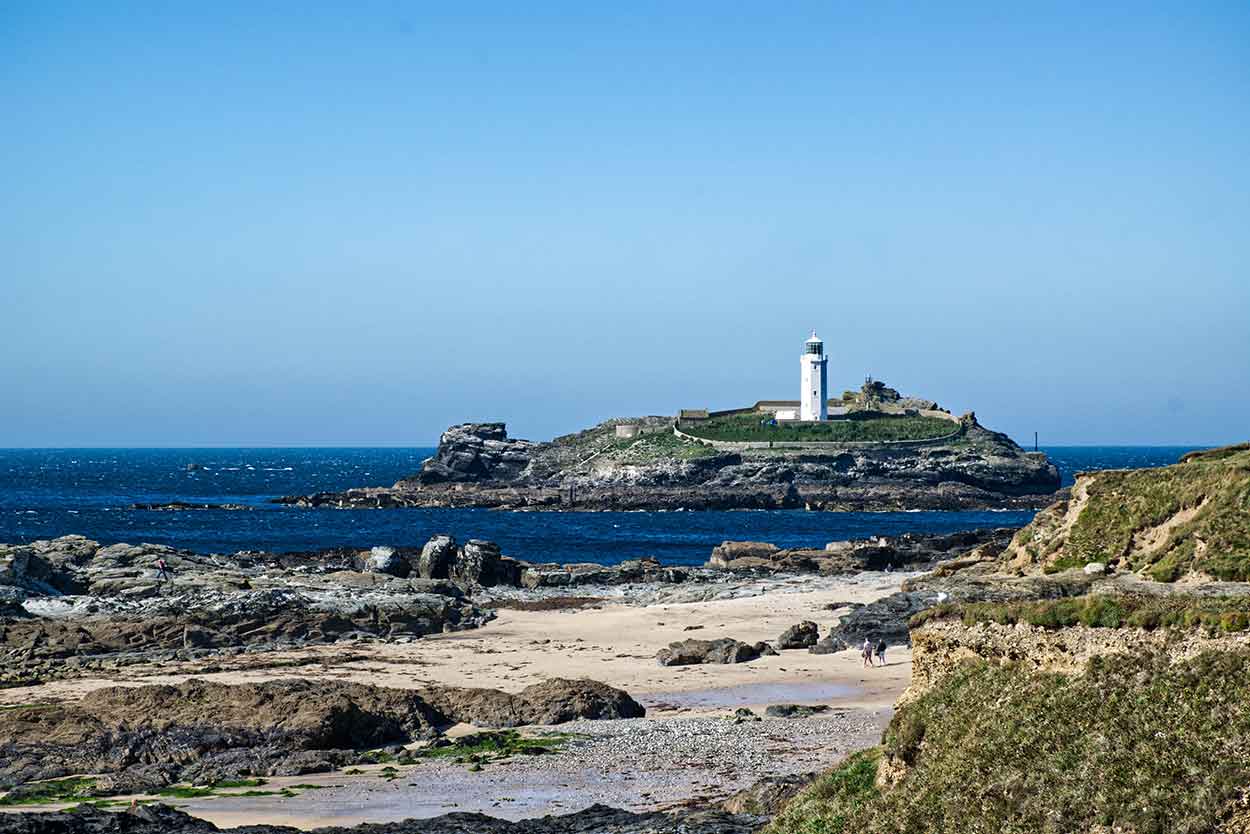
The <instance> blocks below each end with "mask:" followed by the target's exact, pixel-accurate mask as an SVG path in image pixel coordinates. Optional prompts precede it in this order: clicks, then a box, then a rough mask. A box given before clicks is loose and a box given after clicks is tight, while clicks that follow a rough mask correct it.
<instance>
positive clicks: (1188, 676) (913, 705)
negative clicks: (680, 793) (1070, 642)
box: [767, 650, 1250, 834]
mask: <svg viewBox="0 0 1250 834" xmlns="http://www.w3.org/2000/svg"><path fill="white" fill-rule="evenodd" d="M1248 745H1250V652H1248V651H1246V650H1241V651H1236V652H1208V653H1205V654H1202V655H1199V656H1197V657H1194V658H1190V659H1187V660H1179V661H1175V662H1173V661H1172V660H1170V659H1169V658H1167V657H1164V656H1154V655H1111V656H1108V657H1099V658H1095V659H1094V660H1092V661H1090V663H1089V664H1088V666H1087V667H1086V671H1085V673H1084V674H1082V675H1078V676H1068V675H1059V674H1048V673H1038V672H1035V671H1032V670H1030V669H1027V668H1025V667H1024V666H1020V665H1013V664H1008V665H997V664H989V663H986V662H984V661H971V662H967V663H965V664H963V665H961V666H959V667H957V668H956V669H955V670H954V671H952V672H951V673H950V674H949V675H948V676H947V677H945V678H943V679H942V680H941V681H939V683H938V684H937V685H936V686H935V687H934V688H932V689H930V690H929V691H927V692H926V693H924V694H923V695H921V696H920V697H919V698H917V699H916V700H915V701H912V702H910V703H907V704H905V705H903V706H902V707H900V709H899V711H898V712H897V713H896V714H895V716H894V718H893V720H892V721H891V723H890V726H889V728H888V729H887V731H886V733H885V737H884V739H883V741H882V746H881V748H879V749H876V750H873V751H868V752H866V753H859V754H856V756H853V757H851V758H850V759H848V760H847V761H846V762H844V763H843V764H842V765H841V766H839V767H838V768H836V769H834V770H833V771H831V772H829V773H827V774H825V775H824V776H822V777H820V778H818V780H817V781H816V782H815V783H814V784H813V785H812V786H810V787H809V788H807V789H806V790H805V791H803V792H802V793H800V794H799V795H798V796H797V797H796V798H795V799H794V800H793V801H791V802H790V803H789V804H788V805H787V807H786V808H785V809H784V810H783V811H782V813H781V814H779V815H778V817H777V818H776V819H775V820H774V822H773V823H772V825H771V826H770V827H769V828H768V829H767V832H768V834H851V833H852V832H854V834H884V832H900V831H905V832H928V831H961V832H984V833H985V834H990V832H993V833H994V834H1000V832H1001V834H1034V832H1042V831H1044V832H1048V834H1078V833H1079V834H1088V832H1093V831H1100V832H1108V833H1109V832H1112V831H1132V832H1134V834H1199V833H1200V832H1201V833H1202V834H1207V832H1213V831H1219V830H1221V827H1222V826H1223V828H1222V830H1224V831H1243V830H1246V829H1245V827H1244V826H1245V824H1246V820H1245V819H1243V818H1242V816H1239V815H1245V814H1247V809H1246V808H1245V807H1243V806H1242V804H1241V800H1242V798H1243V796H1244V795H1245V794H1246V791H1247V789H1248V788H1250V756H1247V755H1245V751H1246V749H1247V747H1248ZM887 758H889V760H890V761H891V762H892V763H895V764H897V763H901V764H902V765H903V767H902V768H901V776H900V777H898V778H897V781H894V782H893V784H883V785H878V784H877V775H878V774H877V771H878V769H879V768H880V767H882V766H883V764H884V762H885V761H886V759H887ZM891 772H898V771H895V770H893V769H892V770H891ZM1234 819H1235V820H1236V822H1233V820H1234Z"/></svg>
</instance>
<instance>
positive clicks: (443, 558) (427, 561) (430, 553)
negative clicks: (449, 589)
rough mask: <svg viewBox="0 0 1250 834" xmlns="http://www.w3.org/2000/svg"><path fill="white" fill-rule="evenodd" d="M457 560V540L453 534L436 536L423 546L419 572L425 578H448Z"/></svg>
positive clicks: (418, 563) (418, 565) (418, 567)
mask: <svg viewBox="0 0 1250 834" xmlns="http://www.w3.org/2000/svg"><path fill="white" fill-rule="evenodd" d="M455 561H456V540H455V539H454V538H452V537H451V536H434V537H433V538H431V539H430V540H429V541H428V542H426V543H425V547H423V548H421V556H420V559H419V560H418V562H417V573H418V574H419V575H420V576H421V577H422V578H424V579H448V578H450V577H451V568H452V565H453V564H455Z"/></svg>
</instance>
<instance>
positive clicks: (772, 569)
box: [706, 527, 1015, 576]
mask: <svg viewBox="0 0 1250 834" xmlns="http://www.w3.org/2000/svg"><path fill="white" fill-rule="evenodd" d="M1014 533H1015V528H1008V527H1001V528H993V529H989V528H987V529H979V530H969V531H963V532H959V533H949V534H932V533H904V534H903V535H901V536H892V537H886V536H877V537H875V538H872V539H867V540H862V541H840V542H829V543H828V544H826V545H825V547H824V548H823V549H821V550H816V549H809V548H793V549H784V550H783V549H780V548H777V547H775V546H773V545H765V544H762V543H760V542H723V543H722V544H720V545H718V546H717V547H716V548H714V549H713V550H712V555H711V557H710V558H709V559H708V562H707V565H706V567H708V568H714V569H720V570H726V571H730V572H733V573H755V574H759V573H820V574H823V575H827V576H829V575H841V574H852V573H859V572H861V571H886V570H900V569H912V570H914V569H915V568H916V567H927V566H929V565H931V564H934V563H936V562H937V561H939V560H943V559H949V558H951V557H952V556H954V555H957V554H962V553H965V552H966V551H968V550H970V549H972V548H977V549H979V550H980V551H981V556H980V558H991V557H993V556H995V555H997V554H998V553H999V552H1001V551H1002V550H1003V549H1004V548H1006V546H1007V544H1008V543H1009V542H1010V541H1011V537H1012V535H1014Z"/></svg>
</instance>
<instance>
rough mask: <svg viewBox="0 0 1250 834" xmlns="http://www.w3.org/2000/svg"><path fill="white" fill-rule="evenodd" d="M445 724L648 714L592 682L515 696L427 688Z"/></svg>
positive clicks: (554, 683)
mask: <svg viewBox="0 0 1250 834" xmlns="http://www.w3.org/2000/svg"><path fill="white" fill-rule="evenodd" d="M420 693H421V697H422V698H423V699H424V700H425V702H426V703H428V704H430V705H432V706H434V707H435V708H436V709H437V710H438V712H439V713H440V714H441V715H442V716H444V719H445V720H446V721H448V722H449V723H466V724H474V725H476V726H478V727H491V728H502V727H520V726H523V725H526V724H563V723H565V722H566V721H576V720H578V719H614V718H642V717H644V716H645V715H646V710H645V709H644V708H643V707H642V705H641V704H639V703H638V702H637V701H635V700H634V699H633V698H631V697H630V696H629V694H628V693H626V692H625V691H623V690H620V689H616V688H615V687H611V686H608V685H607V684H605V683H600V682H599V681H592V680H585V679H583V680H569V679H566V678H552V679H550V680H546V681H543V682H541V683H536V684H533V685H531V686H527V687H526V688H525V689H522V690H521V691H520V692H519V693H517V694H515V695H513V694H510V693H507V692H501V691H499V690H497V689H470V688H464V687H430V688H427V689H423V690H420Z"/></svg>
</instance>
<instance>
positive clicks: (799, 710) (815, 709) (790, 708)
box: [764, 704, 830, 718]
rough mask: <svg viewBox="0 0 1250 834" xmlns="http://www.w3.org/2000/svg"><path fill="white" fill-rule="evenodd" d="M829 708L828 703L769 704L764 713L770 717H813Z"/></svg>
mask: <svg viewBox="0 0 1250 834" xmlns="http://www.w3.org/2000/svg"><path fill="white" fill-rule="evenodd" d="M829 709H830V708H829V705H828V704H769V705H768V706H767V707H765V708H764V714H765V715H766V716H768V717H769V718H811V717H812V716H813V715H821V714H823V713H826V712H828V711H829Z"/></svg>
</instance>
